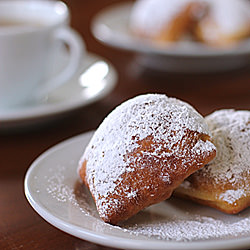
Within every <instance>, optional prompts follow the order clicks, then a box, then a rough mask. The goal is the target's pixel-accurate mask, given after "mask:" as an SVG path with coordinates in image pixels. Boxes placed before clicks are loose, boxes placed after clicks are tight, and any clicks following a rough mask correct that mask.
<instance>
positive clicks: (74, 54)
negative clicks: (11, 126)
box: [35, 28, 85, 99]
mask: <svg viewBox="0 0 250 250" xmlns="http://www.w3.org/2000/svg"><path fill="white" fill-rule="evenodd" d="M54 39H56V40H61V41H62V42H63V43H65V44H67V45H68V47H69V62H68V64H67V65H66V66H65V68H64V69H63V70H62V71H61V72H60V73H59V74H58V75H57V76H55V77H54V78H52V79H50V80H48V81H47V82H45V83H44V84H43V86H42V88H41V89H39V92H38V93H37V96H36V97H35V98H36V99H41V98H43V97H46V95H47V94H48V93H49V92H51V91H52V90H54V89H55V88H57V87H59V86H60V85H63V84H64V83H66V82H67V81H68V80H70V79H71V78H72V77H73V76H74V74H75V73H76V72H77V70H79V65H80V63H81V60H82V56H83V51H84V47H85V46H84V42H83V40H82V39H81V37H80V35H79V34H78V33H77V32H76V31H74V30H73V29H71V28H62V29H59V30H57V31H56V32H55V34H54Z"/></svg>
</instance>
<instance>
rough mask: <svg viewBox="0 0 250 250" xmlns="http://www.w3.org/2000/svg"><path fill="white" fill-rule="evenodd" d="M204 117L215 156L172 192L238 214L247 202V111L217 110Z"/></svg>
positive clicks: (249, 184) (249, 202)
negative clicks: (209, 131)
mask: <svg viewBox="0 0 250 250" xmlns="http://www.w3.org/2000/svg"><path fill="white" fill-rule="evenodd" d="M205 120H206V122H207V123H208V126H209V128H210V130H211V132H212V137H213V142H214V144H215V145H216V147H217V155H216V158H215V159H214V160H213V161H212V162H211V163H209V164H208V165H207V166H205V167H204V168H202V169H200V170H198V171H197V172H195V173H194V174H193V175H191V176H190V177H189V178H187V180H185V181H184V182H183V183H182V184H181V185H180V186H179V187H178V188H177V189H176V190H175V195H177V196H181V197H185V198H189V199H191V200H194V201H197V202H198V203H201V204H205V205H208V206H211V207H214V208H217V209H219V210H221V211H223V212H225V213H229V214H235V213H238V212H240V211H241V210H243V209H244V208H246V207H248V206H249V205H250V162H249V159H250V158H249V156H250V111H235V110H220V111H216V112H214V113H212V114H211V115H209V116H207V117H206V118H205Z"/></svg>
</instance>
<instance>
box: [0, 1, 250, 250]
mask: <svg viewBox="0 0 250 250" xmlns="http://www.w3.org/2000/svg"><path fill="white" fill-rule="evenodd" d="M66 2H67V4H68V6H69V8H70V10H71V14H72V26H73V27H74V28H75V29H76V30H77V31H78V32H79V33H80V34H81V35H82V37H83V38H84V40H85V42H86V46H87V50H88V51H90V52H92V53H96V54H98V55H101V56H103V57H104V58H106V59H108V60H109V61H110V62H112V64H113V65H114V66H115V68H116V70H117V72H118V75H119V79H118V82H117V85H116V87H115V89H114V90H113V92H112V93H110V94H109V95H108V96H106V97H105V98H103V99H102V100H100V101H98V102H96V103H94V104H91V105H90V106H87V107H83V108H81V109H80V110H78V111H77V112H72V113H70V114H68V115H67V117H65V118H64V119H60V120H58V121H55V122H53V123H49V124H45V125H43V126H36V127H30V128H28V129H25V130H22V131H13V130H10V131H8V132H6V131H5V132H4V133H3V132H2V133H1V134H0V249H89V250H93V249H105V248H104V247H102V246H97V245H95V244H92V243H89V242H85V241H83V240H80V239H77V238H75V237H73V236H70V235H68V234H66V233H64V232H62V231H60V230H58V229H56V228H54V227H53V226H51V225H50V224H48V223H47V222H46V221H44V220H43V219H42V218H41V217H40V216H39V215H38V214H37V213H36V212H35V211H34V210H33V209H32V208H31V206H30V205H29V203H28V202H27V200H26V198H25V196H24V190H23V181H24V176H25V173H26V171H27V169H28V167H29V166H30V164H31V163H32V162H33V161H34V160H35V159H36V157H38V156H39V155H40V154H41V153H42V152H44V151H45V150H46V149H48V148H50V147H51V146H53V145H55V144H57V143H59V142H61V141H63V140H65V139H67V138H70V137H72V136H74V135H78V134H80V133H83V132H86V131H88V130H92V129H95V128H97V126H98V124H99V123H100V122H101V121H102V119H103V118H104V117H105V116H106V115H107V114H108V113H109V112H110V111H111V110H112V109H113V108H114V107H115V106H117V105H118V104H120V103H121V102H123V101H124V100H126V99H128V98H130V97H133V96H135V95H138V94H141V93H149V92H153V93H155V92H158V93H166V94H167V95H169V96H174V97H177V98H180V99H183V100H186V101H188V102H189V103H191V104H192V105H193V106H194V107H195V108H196V109H197V110H198V111H199V112H200V113H201V114H203V115H206V114H208V113H210V112H212V111H214V110H216V109H221V108H236V109H250V70H249V67H248V68H247V67H245V68H242V69H239V70H233V71H230V72H224V73H213V74H176V73H175V74H174V73H159V72H153V71H149V70H146V69H144V68H142V67H140V66H139V65H137V64H136V63H135V61H134V59H135V54H134V53H132V52H126V51H120V50H118V49H114V48H111V47H107V46H105V45H103V44H101V43H99V42H98V41H97V40H96V39H95V38H94V37H93V35H92V34H91V31H90V22H91V20H92V18H93V16H94V15H95V14H96V13H97V12H98V11H99V10H100V9H102V8H103V7H105V6H107V5H110V4H113V3H116V2H118V1H117V0H102V1H100V0H84V1H82V0H67V1H66ZM0 126H1V123H0Z"/></svg>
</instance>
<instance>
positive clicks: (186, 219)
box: [36, 162, 250, 244]
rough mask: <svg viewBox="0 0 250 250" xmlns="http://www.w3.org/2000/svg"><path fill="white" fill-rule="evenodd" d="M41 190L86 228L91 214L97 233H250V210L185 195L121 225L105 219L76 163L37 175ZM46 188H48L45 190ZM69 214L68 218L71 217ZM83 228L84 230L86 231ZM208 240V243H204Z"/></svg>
mask: <svg viewBox="0 0 250 250" xmlns="http://www.w3.org/2000/svg"><path fill="white" fill-rule="evenodd" d="M36 179H37V181H39V183H43V184H42V185H39V187H40V188H39V191H40V193H44V191H45V192H46V193H47V196H46V200H47V201H48V200H49V198H51V199H52V200H54V201H55V202H52V203H49V204H50V209H51V210H53V209H56V210H57V213H56V214H60V209H63V210H64V209H65V211H66V212H65V214H66V215H67V218H68V217H69V218H70V219H69V222H68V223H72V224H73V225H78V226H79V227H81V223H83V222H82V221H84V223H83V224H84V226H82V227H83V229H84V230H85V229H86V227H87V225H86V223H85V221H86V220H87V218H89V217H90V218H91V224H89V228H87V229H88V230H91V231H92V232H93V233H97V234H100V233H101V234H102V235H107V237H109V236H110V235H112V233H113V231H114V232H115V233H114V234H115V235H116V236H119V237H121V238H123V239H127V240H128V241H129V240H130V239H131V238H132V239H133V237H136V239H141V240H142V239H146V240H150V239H152V240H158V241H166V244H168V242H169V241H170V242H171V241H172V242H173V241H178V242H187V243H188V242H191V241H199V240H214V239H218V240H219V239H237V238H238V237H244V236H245V237H249V236H250V226H249V225H250V210H246V211H245V212H244V213H242V214H240V215H233V216H231V215H224V214H222V213H219V212H216V211H215V210H213V209H210V208H205V207H203V206H199V205H196V204H193V203H189V202H186V201H184V200H181V199H176V198H173V199H171V200H168V201H166V202H165V201H164V202H161V203H159V204H157V205H155V206H152V207H150V208H147V209H145V210H143V211H141V212H140V213H139V214H137V215H136V216H134V217H133V218H131V220H129V221H127V222H126V223H124V224H121V225H120V226H112V225H110V224H107V223H104V222H103V221H102V220H101V219H100V218H99V217H98V215H97V211H96V208H95V206H94V204H93V201H92V198H91V195H90V194H89V192H88V190H87V188H85V187H84V185H82V184H81V183H79V181H78V179H77V176H76V175H75V171H73V166H72V165H70V164H68V163H66V162H65V164H64V165H58V166H52V167H51V171H50V169H48V170H46V175H42V176H40V175H39V176H38V177H36ZM43 188H45V190H43ZM67 218H65V219H67ZM84 230H83V231H84ZM204 244H206V243H204Z"/></svg>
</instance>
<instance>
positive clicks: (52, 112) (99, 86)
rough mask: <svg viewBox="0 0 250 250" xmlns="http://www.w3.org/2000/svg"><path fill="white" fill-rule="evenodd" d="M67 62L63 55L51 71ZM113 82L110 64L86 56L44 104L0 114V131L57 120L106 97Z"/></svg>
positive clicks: (114, 77) (30, 104)
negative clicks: (76, 69) (75, 70)
mask: <svg viewBox="0 0 250 250" xmlns="http://www.w3.org/2000/svg"><path fill="white" fill-rule="evenodd" d="M66 60H67V56H66V55H65V53H64V52H63V53H62V54H61V55H60V57H58V65H56V67H55V69H54V72H56V71H58V68H60V67H61V66H62V64H64V63H66ZM116 80H117V73H116V70H115V69H114V67H113V66H112V65H111V64H110V63H109V62H107V61H106V60H105V59H103V58H101V57H99V56H97V55H94V54H91V53H87V54H85V56H84V59H83V61H82V65H81V66H80V67H79V71H78V72H77V74H76V75H75V76H74V77H73V78H72V79H71V80H70V81H68V82H67V83H66V84H64V85H63V86H61V87H59V88H58V89H56V90H55V91H53V92H51V93H50V94H49V95H48V96H47V98H45V99H44V100H43V101H41V102H37V103H29V104H26V105H22V106H18V107H15V108H12V109H8V110H5V111H0V130H8V129H11V128H20V127H26V126H30V125H37V124H39V123H42V122H47V121H49V120H53V119H56V118H57V117H58V116H59V115H63V114H65V113H66V112H69V111H72V110H75V109H77V108H80V107H83V106H86V105H88V104H90V103H93V102H95V101H97V100H100V99H101V98H103V97H105V96H106V95H108V94H109V93H110V92H111V91H112V90H113V88H114V87H115V85H116Z"/></svg>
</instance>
